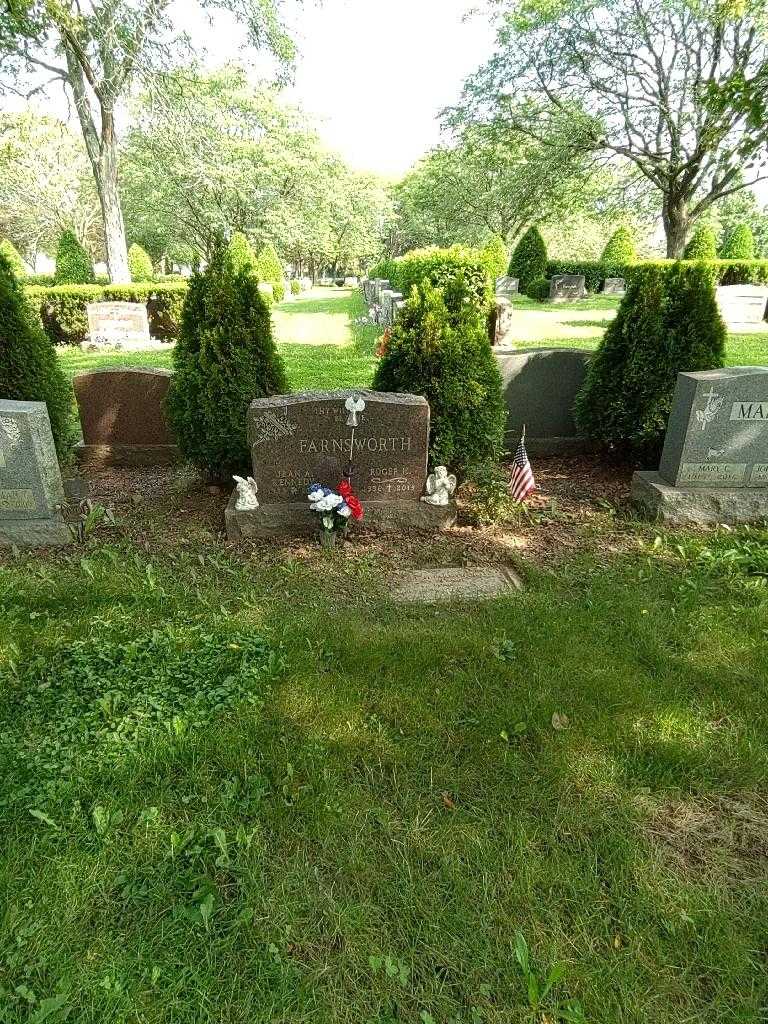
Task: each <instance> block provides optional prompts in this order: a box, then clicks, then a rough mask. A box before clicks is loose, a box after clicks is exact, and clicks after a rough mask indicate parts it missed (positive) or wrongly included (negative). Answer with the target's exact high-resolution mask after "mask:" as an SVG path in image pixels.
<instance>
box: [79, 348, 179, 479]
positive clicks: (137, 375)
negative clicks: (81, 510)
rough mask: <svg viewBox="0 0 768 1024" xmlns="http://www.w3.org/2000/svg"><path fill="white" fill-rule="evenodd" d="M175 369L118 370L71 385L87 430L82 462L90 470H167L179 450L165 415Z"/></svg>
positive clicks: (85, 377) (84, 375)
mask: <svg viewBox="0 0 768 1024" xmlns="http://www.w3.org/2000/svg"><path fill="white" fill-rule="evenodd" d="M172 377H173V372H172V371H171V370H159V369H154V368H151V367H130V368H114V369H104V370H93V371H89V372H85V373H78V374H76V375H75V377H74V380H73V381H72V383H73V385H74V389H75V397H76V398H77V407H78V411H79V413H80V423H81V425H82V428H83V443H82V444H81V445H80V446H79V447H78V457H79V459H80V461H81V462H82V463H86V464H87V465H88V467H89V468H92V469H93V468H98V467H103V466H150V465H165V464H168V463H171V462H174V461H176V459H177V458H178V454H179V452H178V448H177V447H176V443H175V440H174V438H173V435H172V434H171V431H170V427H169V426H168V421H167V419H166V415H165V399H166V395H167V394H168V388H169V386H170V383H171V379H172Z"/></svg>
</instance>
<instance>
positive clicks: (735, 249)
mask: <svg viewBox="0 0 768 1024" xmlns="http://www.w3.org/2000/svg"><path fill="white" fill-rule="evenodd" d="M754 258H755V239H754V236H753V234H752V231H751V229H750V227H749V225H747V224H737V225H736V227H735V228H734V229H733V231H731V233H730V234H729V235H728V237H727V238H726V240H725V241H724V242H723V246H722V248H721V250H720V259H722V260H753V259H754Z"/></svg>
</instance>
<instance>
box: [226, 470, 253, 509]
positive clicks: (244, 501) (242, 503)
mask: <svg viewBox="0 0 768 1024" xmlns="http://www.w3.org/2000/svg"><path fill="white" fill-rule="evenodd" d="M232 479H233V480H234V481H235V483H236V484H237V501H236V502H235V512H252V511H253V509H255V508H258V507H259V499H258V498H257V497H256V493H257V491H258V487H257V486H256V481H255V480H254V479H253V477H252V476H249V477H248V479H247V480H246V479H244V478H243V477H241V476H235V477H233V478H232Z"/></svg>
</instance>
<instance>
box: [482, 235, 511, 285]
mask: <svg viewBox="0 0 768 1024" xmlns="http://www.w3.org/2000/svg"><path fill="white" fill-rule="evenodd" d="M482 254H483V259H484V261H485V265H486V266H487V267H488V273H489V275H490V278H491V280H492V281H493V282H494V283H495V282H496V278H497V277H501V276H502V274H505V273H506V271H507V262H508V260H509V253H508V252H507V247H506V245H505V244H504V239H503V238H502V237H501V236H500V235H491V237H490V239H489V240H488V241H487V242H486V244H485V246H484V247H483V250H482Z"/></svg>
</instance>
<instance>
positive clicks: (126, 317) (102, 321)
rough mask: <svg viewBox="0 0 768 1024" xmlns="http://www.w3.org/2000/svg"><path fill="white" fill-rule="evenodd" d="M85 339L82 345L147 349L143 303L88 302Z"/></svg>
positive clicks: (147, 321) (86, 346)
mask: <svg viewBox="0 0 768 1024" xmlns="http://www.w3.org/2000/svg"><path fill="white" fill-rule="evenodd" d="M86 310H87V313H88V340H87V341H85V342H83V347H85V348H114V349H124V350H126V351H131V350H136V349H142V348H149V347H151V346H152V339H151V338H150V336H149V319H148V317H147V307H146V306H145V305H144V304H143V303H142V302H89V303H88V305H87V307H86Z"/></svg>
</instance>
